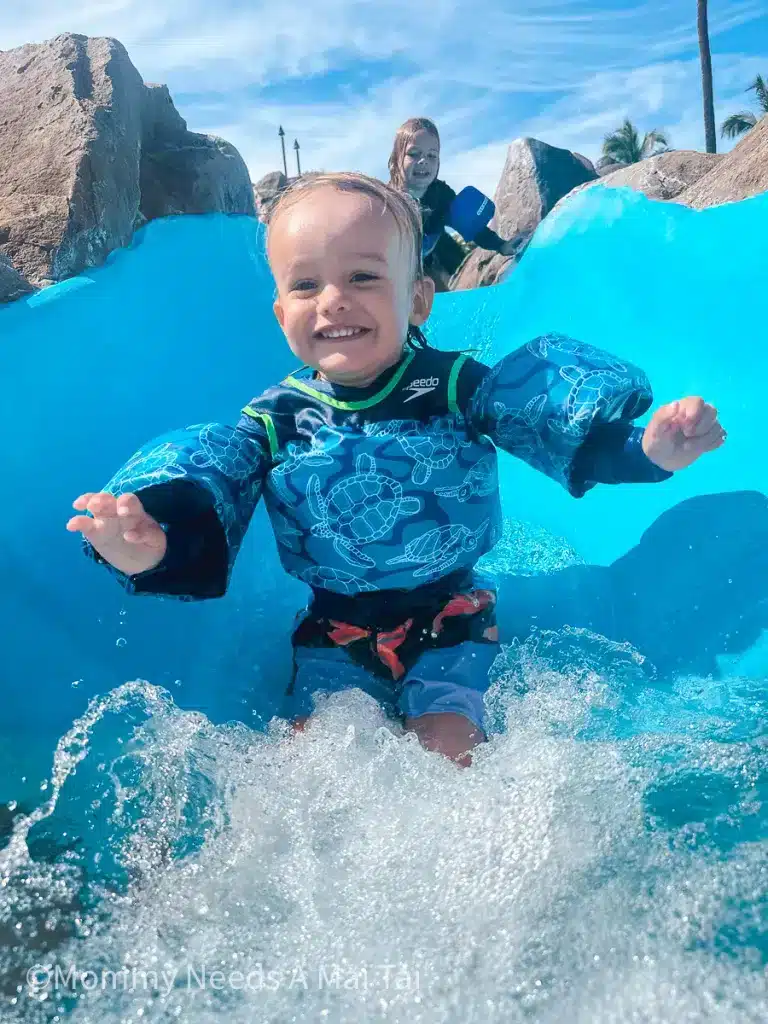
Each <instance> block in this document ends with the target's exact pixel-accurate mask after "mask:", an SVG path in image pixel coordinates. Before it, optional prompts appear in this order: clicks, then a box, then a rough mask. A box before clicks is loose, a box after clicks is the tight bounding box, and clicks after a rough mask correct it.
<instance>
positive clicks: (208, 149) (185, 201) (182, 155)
mask: <svg viewBox="0 0 768 1024" xmlns="http://www.w3.org/2000/svg"><path fill="white" fill-rule="evenodd" d="M143 109H144V121H143V124H142V147H141V178H140V185H141V207H140V210H141V215H142V218H143V219H144V220H155V219H156V218H157V217H168V216H171V215H173V214H179V213H211V212H214V211H216V212H218V213H246V214H250V215H252V216H253V215H254V214H255V212H256V207H255V205H254V201H253V188H252V186H251V177H250V174H249V173H248V168H247V167H246V165H245V162H244V160H243V158H242V157H241V156H240V154H239V153H238V151H237V150H236V149H235V147H234V146H232V145H231V144H230V143H229V142H225V141H224V140H223V139H219V138H217V137H216V136H213V135H198V134H196V133H195V132H190V131H187V123H186V121H185V120H184V118H183V117H181V115H180V114H179V112H178V111H177V110H176V108H175V107H174V105H173V100H172V99H171V95H170V93H169V92H168V89H167V87H166V86H164V85H147V86H146V87H145V94H144V108H143Z"/></svg>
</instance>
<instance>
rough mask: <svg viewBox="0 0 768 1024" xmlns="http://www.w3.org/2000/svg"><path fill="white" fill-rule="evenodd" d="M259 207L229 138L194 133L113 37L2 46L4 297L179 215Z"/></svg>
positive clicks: (62, 274)
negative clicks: (141, 227) (139, 228)
mask: <svg viewBox="0 0 768 1024" xmlns="http://www.w3.org/2000/svg"><path fill="white" fill-rule="evenodd" d="M213 211H222V212H229V213H244V214H253V213H254V212H255V211H254V203H253V192H252V189H251V184H250V177H249V175H248V171H247V169H246V167H245V164H244V163H243V161H242V159H241V157H240V156H239V154H238V153H237V151H236V150H235V149H234V148H233V147H232V146H230V145H229V144H228V143H226V142H223V141H222V140H220V139H215V138H212V137H210V136H205V135H195V134H193V133H192V132H188V131H187V129H186V124H185V122H184V120H183V119H182V118H181V116H180V115H179V114H178V112H177V111H176V110H175V108H174V106H173V102H172V101H171V98H170V96H169V94H168V91H167V89H165V87H163V86H145V85H144V83H143V82H142V80H141V77H140V75H139V73H138V71H137V70H136V68H135V67H134V66H133V64H132V63H131V61H130V58H129V57H128V54H127V52H126V50H125V48H124V47H123V46H122V45H121V44H120V43H119V42H117V41H116V40H114V39H102V38H88V37H86V36H79V35H70V34H65V35H61V36H57V37H56V38H55V39H53V40H51V41H49V42H46V43H42V44H39V45H38V44H35V45H28V46H22V47H19V48H18V49H15V50H9V51H6V52H4V53H0V302H2V301H8V300H10V299H13V298H16V297H18V295H20V294H24V293H25V292H29V291H33V290H35V289H36V288H40V287H42V286H44V285H46V284H50V283H52V282H55V281H61V280H64V279H65V278H67V277H71V276H73V275H74V274H78V273H80V272H81V271H82V270H84V269H85V268H87V267H93V266H98V265H99V264H101V263H103V262H104V260H105V259H106V257H107V256H108V254H109V253H110V252H111V251H112V250H113V249H116V248H118V247H120V246H123V245H125V244H126V243H127V242H128V241H129V240H130V238H131V235H132V234H133V232H134V230H135V228H136V227H137V226H139V225H141V224H142V223H144V222H145V221H147V220H151V219H153V218H154V217H161V216H166V215H168V214H171V213H206V212H213Z"/></svg>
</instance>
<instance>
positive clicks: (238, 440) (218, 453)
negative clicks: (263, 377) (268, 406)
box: [68, 416, 271, 600]
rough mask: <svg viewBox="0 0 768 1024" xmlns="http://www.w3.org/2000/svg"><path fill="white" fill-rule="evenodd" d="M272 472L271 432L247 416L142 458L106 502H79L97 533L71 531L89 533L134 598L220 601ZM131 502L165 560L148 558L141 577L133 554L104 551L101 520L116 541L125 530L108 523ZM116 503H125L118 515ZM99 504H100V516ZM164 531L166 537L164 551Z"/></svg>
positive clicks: (201, 428)
mask: <svg viewBox="0 0 768 1024" xmlns="http://www.w3.org/2000/svg"><path fill="white" fill-rule="evenodd" d="M270 465H271V450H270V443H269V437H268V434H267V430H266V428H265V425H264V423H262V422H260V421H259V420H257V419H253V418H252V417H250V416H243V417H242V418H241V420H240V422H239V423H238V425H237V426H236V427H230V426H225V425H224V424H218V423H209V424H203V425H198V426H195V427H188V428H186V429H184V430H179V431H174V432H172V433H170V434H167V435H164V436H162V437H159V438H156V439H155V440H154V441H152V442H150V443H149V444H147V445H146V446H145V447H144V448H142V449H141V450H140V451H139V452H137V453H136V454H135V455H134V456H133V457H132V458H131V459H130V460H129V461H128V462H127V463H126V464H125V465H124V466H123V467H122V468H121V469H120V470H118V472H117V473H116V474H115V475H114V476H113V477H112V479H111V480H110V482H109V483H108V484H107V485H106V487H105V488H104V491H103V492H102V493H101V494H100V495H91V496H84V498H86V499H91V501H86V502H85V504H82V500H81V499H79V501H81V504H80V505H78V503H76V505H75V507H76V508H80V509H81V510H82V511H88V512H90V514H91V517H92V518H94V517H95V518H96V519H97V525H96V526H94V525H92V524H87V523H86V524H83V523H81V522H79V520H80V519H82V518H85V517H75V519H73V520H70V523H69V524H68V527H69V529H72V530H78V529H79V530H81V531H82V532H83V535H84V545H85V550H86V553H87V554H88V555H89V556H90V557H91V558H93V559H94V560H96V561H97V562H100V563H102V564H106V565H107V566H108V568H110V569H111V571H112V572H113V573H114V575H115V576H116V577H117V578H118V579H119V580H120V582H121V583H122V585H123V586H124V587H125V588H126V590H128V591H129V592H130V593H135V594H158V595H164V596H169V597H178V598H181V599H182V600H184V599H186V600H192V599H203V598H210V597H221V596H222V595H223V594H224V593H225V592H226V589H227V585H228V583H229V577H230V574H231V572H232V567H233V565H234V562H235V558H236V557H237V553H238V550H239V548H240V545H241V544H242V541H243V537H244V536H245V532H246V530H247V528H248V524H249V522H250V519H251V516H252V514H253V510H254V509H255V507H256V505H257V503H258V501H259V498H260V497H261V491H262V487H263V483H264V478H265V476H266V473H267V472H268V470H269V467H270ZM127 495H135V496H136V497H137V499H138V506H135V505H134V506H133V509H134V511H135V512H136V514H137V515H139V517H140V522H141V524H142V528H143V529H145V530H146V534H145V540H146V538H149V540H150V542H151V543H155V547H156V550H157V556H156V557H157V558H158V559H159V560H158V561H157V562H156V564H152V563H153V559H152V558H151V557H148V559H147V562H146V564H148V565H149V568H147V569H144V570H139V571H134V572H131V571H130V569H131V562H132V560H131V558H130V557H128V558H126V557H125V554H126V552H127V546H121V545H120V544H118V546H117V548H116V547H115V545H114V543H112V545H111V546H109V545H107V546H106V547H104V546H103V545H100V543H99V530H100V528H101V524H100V523H99V516H103V517H105V520H104V522H105V529H106V530H107V531H109V530H112V533H113V534H114V532H115V530H118V527H117V526H116V525H115V526H114V527H113V526H112V525H111V524H110V523H109V522H106V518H107V517H108V516H109V515H113V516H118V514H119V512H118V510H119V506H120V504H123V505H125V503H126V497H125V496H127ZM110 496H112V497H118V502H117V509H115V510H114V511H113V510H112V509H113V506H114V505H115V503H114V501H113V500H112V504H110ZM119 496H124V497H123V498H122V499H120V498H119ZM92 499H97V500H96V503H95V504H94V507H93V508H91V507H90V505H91V503H92ZM142 513H143V514H144V515H143V516H142ZM153 527H154V529H153ZM158 527H159V529H161V530H162V531H163V533H164V534H165V544H164V545H163V544H162V538H160V537H158ZM129 536H130V534H128V536H127V537H126V538H125V539H126V540H127V541H128V544H130V543H131V541H130V540H129V539H128V537H129ZM153 538H154V540H153ZM113 540H114V538H113ZM141 542H142V540H141V538H136V539H134V541H133V543H141ZM99 547H102V552H101V553H100V552H99V550H98V548H99ZM116 550H119V552H120V555H119V557H117V558H114V556H113V555H111V552H112V551H116ZM110 557H112V558H114V562H116V563H117V564H114V562H111V561H110Z"/></svg>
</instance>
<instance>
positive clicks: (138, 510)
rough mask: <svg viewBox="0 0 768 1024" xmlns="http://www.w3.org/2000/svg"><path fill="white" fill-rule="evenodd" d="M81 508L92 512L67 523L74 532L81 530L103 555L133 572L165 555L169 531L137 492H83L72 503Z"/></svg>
mask: <svg viewBox="0 0 768 1024" xmlns="http://www.w3.org/2000/svg"><path fill="white" fill-rule="evenodd" d="M72 507H73V508H74V509H76V510H77V511H78V512H90V513H91V516H93V518H91V516H85V515H79V516H73V517H72V518H71V519H70V520H69V522H68V523H67V529H68V530H70V531H71V532H72V533H75V532H77V531H78V530H79V531H80V533H82V535H83V536H84V537H85V538H86V539H87V540H88V541H90V543H91V544H92V545H93V547H94V548H95V549H96V551H98V553H99V554H100V555H101V557H102V558H104V559H106V560H107V561H108V562H109V564H110V565H114V567H115V568H116V569H119V570H120V571H121V572H124V573H127V574H128V575H129V576H130V575H133V574H134V573H137V572H145V571H146V570H147V569H153V568H154V567H155V566H156V565H157V564H158V562H161V561H162V559H163V556H164V555H165V549H166V546H167V541H166V537H165V532H164V531H163V529H162V527H161V526H160V525H159V523H157V522H156V521H155V520H154V519H153V518H152V516H150V515H148V514H147V513H146V512H145V511H144V506H143V505H142V504H141V502H140V501H139V499H138V497H137V496H136V495H135V494H121V495H120V497H119V498H116V497H115V496H114V495H113V494H107V493H106V492H103V491H102V492H101V493H99V494H94V493H89V494H81V495H80V497H79V498H78V499H77V500H76V501H74V502H73V503H72Z"/></svg>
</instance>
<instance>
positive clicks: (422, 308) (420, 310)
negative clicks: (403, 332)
mask: <svg viewBox="0 0 768 1024" xmlns="http://www.w3.org/2000/svg"><path fill="white" fill-rule="evenodd" d="M434 298H435V282H434V281H433V280H432V278H431V277H422V278H420V279H419V280H418V281H417V282H416V283H415V284H414V286H413V302H412V304H411V315H410V317H409V318H408V322H409V323H412V324H413V325H414V326H415V327H421V325H422V324H423V323H424V322H425V321H426V320H427V318H428V317H429V314H430V313H431V312H432V302H433V301H434Z"/></svg>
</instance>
